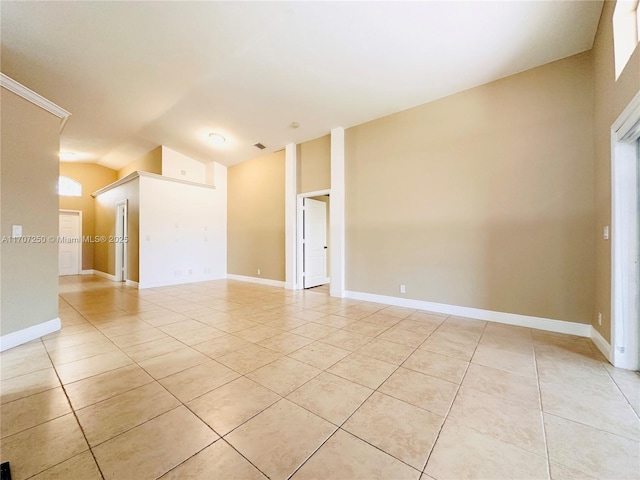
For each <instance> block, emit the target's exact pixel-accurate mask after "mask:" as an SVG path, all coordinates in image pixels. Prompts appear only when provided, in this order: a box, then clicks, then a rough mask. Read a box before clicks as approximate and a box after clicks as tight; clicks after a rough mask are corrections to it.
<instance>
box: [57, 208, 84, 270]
mask: <svg viewBox="0 0 640 480" xmlns="http://www.w3.org/2000/svg"><path fill="white" fill-rule="evenodd" d="M61 213H73V214H76V213H77V214H78V221H79V222H80V235H79V238H80V241H79V242H78V245H79V248H78V275H81V274H82V271H83V269H82V245H83V242H82V238H83V237H82V210H70V209H68V208H61V209H59V210H58V235H60V214H61ZM58 241H60V240H58ZM59 256H60V245H58V258H59ZM59 274H60V266H59V265H58V276H59Z"/></svg>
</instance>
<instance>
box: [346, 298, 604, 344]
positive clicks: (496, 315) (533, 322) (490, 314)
mask: <svg viewBox="0 0 640 480" xmlns="http://www.w3.org/2000/svg"><path fill="white" fill-rule="evenodd" d="M345 297H346V298H351V299H353V300H363V301H366V302H374V303H384V304H386V305H394V306H397V307H407V308H415V309H418V310H427V311H430V312H436V313H444V314H447V315H455V316H458V317H467V318H474V319H477V320H485V321H488V322H497V323H505V324H507V325H517V326H519V327H528V328H535V329H538V330H546V331H548V332H557V333H567V334H570V335H576V336H579V337H591V325H588V324H585V323H575V322H567V321H565V320H553V319H550V318H541V317H532V316H529V315H520V314H518V313H504V312H494V311H491V310H482V309H480V308H471V307H460V306H457V305H448V304H445V303H435V302H426V301H424V300H413V299H409V298H400V297H391V296H387V295H376V294H373V293H363V292H350V291H346V292H345Z"/></svg>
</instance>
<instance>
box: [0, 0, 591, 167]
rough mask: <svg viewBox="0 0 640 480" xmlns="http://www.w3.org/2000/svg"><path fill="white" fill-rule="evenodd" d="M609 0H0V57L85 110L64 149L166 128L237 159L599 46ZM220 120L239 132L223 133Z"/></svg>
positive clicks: (178, 144) (136, 144)
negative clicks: (214, 138)
mask: <svg viewBox="0 0 640 480" xmlns="http://www.w3.org/2000/svg"><path fill="white" fill-rule="evenodd" d="M601 10H602V2H600V1H560V0H555V1H501V2H491V1H471V2H458V1H426V2H399V1H394V2H180V1H179V2H115V1H114V2H110V1H106V2H83V1H78V2H22V1H19V2H13V1H6V0H3V1H2V2H0V16H1V24H0V27H1V30H0V44H1V57H0V59H1V70H2V72H3V73H5V74H6V75H9V76H10V77H12V78H13V79H14V80H16V81H18V82H20V83H22V84H23V85H25V86H27V87H29V88H31V89H32V90H35V91H36V92H38V93H40V94H41V95H43V96H45V97H46V98H48V99H49V100H51V101H53V102H54V103H57V104H58V105H60V106H61V107H63V108H65V109H67V110H69V111H70V112H71V113H72V116H71V117H70V119H69V121H68V123H67V125H66V127H65V130H64V132H63V134H62V138H61V150H62V151H71V152H75V153H76V155H75V160H79V161H85V162H96V163H100V164H102V165H106V166H109V167H112V168H119V167H121V166H123V165H125V164H126V163H128V162H130V161H132V160H134V159H136V158H138V157H140V156H142V155H143V154H144V153H146V152H147V151H149V150H151V149H152V148H154V147H155V146H157V145H160V144H163V145H166V146H168V147H170V148H172V149H175V150H178V151H180V152H182V153H184V154H186V155H189V156H191V157H193V158H195V159H198V160H200V161H202V162H210V161H212V160H215V161H218V162H220V163H223V164H225V165H232V164H235V163H238V162H242V161H244V160H248V159H250V158H253V157H255V156H258V155H260V154H262V153H269V152H273V151H276V150H279V149H281V148H283V147H284V146H285V145H286V144H287V143H290V142H296V143H299V142H302V141H306V140H310V139H313V138H316V137H319V136H321V135H324V134H327V133H328V132H329V131H330V129H331V128H333V127H337V126H342V127H349V126H353V125H357V124H360V123H363V122H367V121H369V120H373V119H375V118H379V117H382V116H385V115H388V114H391V113H394V112H397V111H401V110H404V109H407V108H410V107H413V106H416V105H420V104H423V103H426V102H429V101H432V100H435V99H438V98H442V97H445V96H447V95H450V94H453V93H456V92H460V91H463V90H466V89H469V88H472V87H475V86H478V85H481V84H484V83H487V82H490V81H493V80H496V79H499V78H502V77H505V76H508V75H512V74H515V73H518V72H522V71H524V70H528V69H530V68H533V67H536V66H539V65H543V64H545V63H549V62H552V61H554V60H558V59H561V58H564V57H567V56H570V55H574V54H577V53H579V52H582V51H585V50H589V49H590V48H591V46H592V44H593V39H594V36H595V32H596V28H597V24H598V21H599V17H600V12H601ZM292 122H297V123H298V124H299V127H298V128H292ZM210 132H217V133H219V134H221V135H223V136H224V137H225V138H226V140H227V141H226V142H225V143H223V144H221V145H212V144H211V143H210V142H209V141H208V134H209V133H210ZM257 142H261V143H263V144H264V145H266V147H267V148H266V149H265V150H263V151H262V152H260V151H259V150H258V149H256V148H255V147H254V146H253V145H254V144H255V143H257Z"/></svg>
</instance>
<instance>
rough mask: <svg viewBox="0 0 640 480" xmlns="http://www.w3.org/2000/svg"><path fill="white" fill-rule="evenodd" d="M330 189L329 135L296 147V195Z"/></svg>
mask: <svg viewBox="0 0 640 480" xmlns="http://www.w3.org/2000/svg"><path fill="white" fill-rule="evenodd" d="M329 188H331V135H325V136H324V137H320V138H316V139H315V140H310V141H308V142H304V143H301V144H300V145H299V146H298V193H308V192H317V191H319V190H328V189H329Z"/></svg>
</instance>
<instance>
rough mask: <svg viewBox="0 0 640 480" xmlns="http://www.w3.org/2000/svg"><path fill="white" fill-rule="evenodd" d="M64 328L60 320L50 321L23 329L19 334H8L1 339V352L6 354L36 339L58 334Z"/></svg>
mask: <svg viewBox="0 0 640 480" xmlns="http://www.w3.org/2000/svg"><path fill="white" fill-rule="evenodd" d="M60 328H62V324H61V322H60V319H59V318H54V319H53V320H48V321H46V322H43V323H39V324H37V325H32V326H31V327H27V328H23V329H22V330H18V331H17V332H12V333H7V334H6V335H2V337H0V352H4V351H5V350H8V349H10V348H13V347H17V346H18V345H22V344H23V343H27V342H30V341H31V340H35V339H36V338H40V337H44V336H45V335H48V334H50V333H53V332H57V331H58V330H60Z"/></svg>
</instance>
